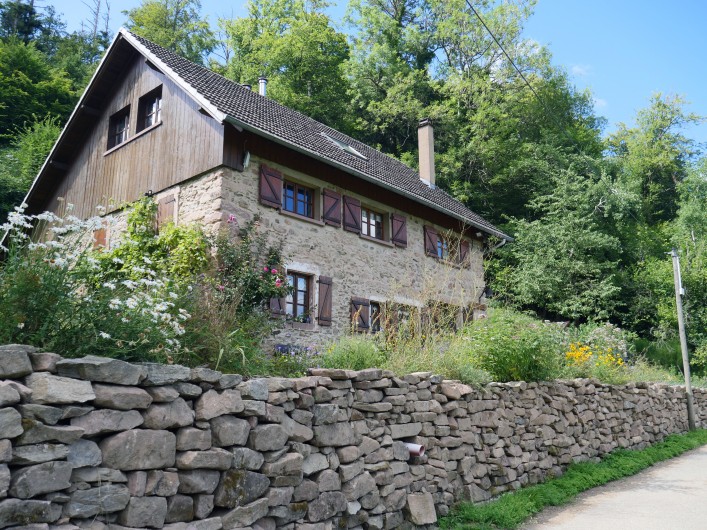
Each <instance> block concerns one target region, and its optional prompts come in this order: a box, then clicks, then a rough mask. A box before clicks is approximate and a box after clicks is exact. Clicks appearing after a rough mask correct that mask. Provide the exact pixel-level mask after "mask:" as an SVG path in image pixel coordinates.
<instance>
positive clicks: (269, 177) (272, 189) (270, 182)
mask: <svg viewBox="0 0 707 530" xmlns="http://www.w3.org/2000/svg"><path fill="white" fill-rule="evenodd" d="M260 203H261V204H264V205H265V206H270V207H272V208H280V207H281V206H282V173H280V172H279V171H278V170H277V169H273V168H271V167H268V166H266V165H265V164H261V165H260Z"/></svg>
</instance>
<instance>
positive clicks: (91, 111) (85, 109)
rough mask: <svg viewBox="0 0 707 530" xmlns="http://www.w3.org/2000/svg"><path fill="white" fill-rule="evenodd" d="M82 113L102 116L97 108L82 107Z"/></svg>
mask: <svg viewBox="0 0 707 530" xmlns="http://www.w3.org/2000/svg"><path fill="white" fill-rule="evenodd" d="M81 111H82V112H85V113H86V114H90V115H91V116H100V115H101V111H100V110H98V109H97V108H95V107H89V106H88V105H81Z"/></svg>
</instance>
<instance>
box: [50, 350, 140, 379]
mask: <svg viewBox="0 0 707 530" xmlns="http://www.w3.org/2000/svg"><path fill="white" fill-rule="evenodd" d="M56 370H57V373H58V374H59V375H61V376H64V377H72V378H74V379H83V380H86V381H96V382H100V383H112V384H116V385H137V384H138V383H139V382H140V381H141V380H142V379H144V378H145V377H146V376H147V370H146V369H145V368H144V367H142V366H138V365H135V364H130V363H126V362H125V361H120V360H118V359H111V358H109V357H97V356H95V355H87V356H86V357H82V358H81V359H62V360H61V361H58V362H57V363H56Z"/></svg>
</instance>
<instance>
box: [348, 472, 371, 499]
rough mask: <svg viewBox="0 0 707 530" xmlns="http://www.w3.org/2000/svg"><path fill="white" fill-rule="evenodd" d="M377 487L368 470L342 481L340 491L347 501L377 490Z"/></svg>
mask: <svg viewBox="0 0 707 530" xmlns="http://www.w3.org/2000/svg"><path fill="white" fill-rule="evenodd" d="M377 488H378V485H377V484H376V481H375V480H374V479H373V477H372V476H371V474H370V473H369V472H368V471H365V472H363V473H361V474H360V475H358V476H356V477H354V478H352V479H351V480H349V481H346V482H343V483H342V485H341V491H342V493H343V494H344V495H345V496H346V499H347V501H355V500H358V499H360V498H361V497H363V496H364V495H366V494H368V493H370V492H372V491H373V490H377Z"/></svg>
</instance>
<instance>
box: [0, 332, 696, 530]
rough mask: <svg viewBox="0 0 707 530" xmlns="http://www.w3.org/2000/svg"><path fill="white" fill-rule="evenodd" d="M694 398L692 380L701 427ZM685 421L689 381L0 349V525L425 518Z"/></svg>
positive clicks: (369, 525)
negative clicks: (473, 374) (265, 367)
mask: <svg viewBox="0 0 707 530" xmlns="http://www.w3.org/2000/svg"><path fill="white" fill-rule="evenodd" d="M706 399H707V393H706V392H704V391H701V390H697V391H695V400H696V408H697V411H698V417H699V422H700V424H701V425H705V423H706V422H707V407H705V403H706ZM686 429H687V418H686V412H685V399H684V389H683V388H680V387H671V386H667V385H627V386H620V387H619V386H608V385H603V384H599V383H597V382H595V381H589V380H573V381H562V382H553V383H540V384H538V383H531V384H526V383H509V384H491V385H488V386H487V387H486V388H484V389H473V388H471V387H469V386H466V385H464V384H461V383H459V382H455V381H444V380H442V378H441V377H438V376H435V375H433V374H431V373H417V374H410V375H407V376H405V377H396V376H394V375H393V374H392V373H391V372H387V371H382V370H377V369H370V370H363V371H360V372H352V371H347V370H312V372H311V375H310V376H308V377H302V378H298V379H280V378H266V379H251V380H248V381H243V380H242V378H241V377H240V376H238V375H227V374H221V373H219V372H216V371H213V370H209V369H206V368H192V369H190V368H185V367H182V366H169V365H157V364H128V363H125V362H122V361H118V360H113V359H107V358H101V357H93V356H89V357H85V358H82V359H62V358H61V357H59V356H58V355H55V354H53V353H43V352H39V351H37V350H36V349H34V348H31V347H28V346H16V345H13V346H3V347H0V528H8V527H23V528H31V529H41V528H57V529H58V528H61V529H67V530H68V529H72V528H95V529H114V530H118V529H123V528H169V529H185V530H186V529H195V530H211V529H213V530H217V529H220V528H225V529H234V528H251V529H254V530H265V529H268V530H273V529H275V528H283V529H288V530H289V529H291V530H320V529H321V530H325V529H334V528H339V529H340V528H356V529H358V528H364V529H392V528H411V527H428V528H432V527H434V526H435V524H436V522H437V520H438V517H440V516H443V515H445V514H446V513H448V511H449V509H450V507H451V506H452V505H453V504H454V503H455V502H457V501H460V500H462V499H471V500H473V501H484V500H487V499H489V498H491V497H493V496H495V495H498V494H500V493H502V492H504V491H508V490H513V489H518V488H520V487H522V486H524V485H527V484H534V483H537V482H539V481H542V480H543V479H545V478H546V477H548V476H553V475H558V474H560V473H562V471H563V469H564V468H565V467H566V466H567V465H568V464H570V463H571V462H576V461H583V460H592V459H596V458H597V457H600V456H601V455H604V454H606V453H608V452H610V451H612V450H614V449H616V448H619V447H621V448H642V447H645V446H647V445H649V444H651V443H654V442H656V441H659V440H661V439H663V438H664V437H665V436H666V435H668V434H671V433H676V432H683V431H685V430H686ZM405 442H411V443H416V444H421V445H423V446H425V447H426V448H427V451H426V453H425V454H424V455H423V456H420V457H410V455H409V452H408V450H407V448H406V445H405Z"/></svg>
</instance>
